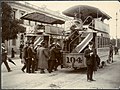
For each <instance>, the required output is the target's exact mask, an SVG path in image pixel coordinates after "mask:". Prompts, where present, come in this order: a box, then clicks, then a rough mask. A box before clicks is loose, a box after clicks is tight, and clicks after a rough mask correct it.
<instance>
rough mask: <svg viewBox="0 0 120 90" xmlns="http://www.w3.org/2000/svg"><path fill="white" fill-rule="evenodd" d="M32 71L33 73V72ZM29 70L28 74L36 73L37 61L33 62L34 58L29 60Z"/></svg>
mask: <svg viewBox="0 0 120 90" xmlns="http://www.w3.org/2000/svg"><path fill="white" fill-rule="evenodd" d="M31 69H32V71H31ZM27 70H28V73H31V72H32V73H34V71H35V61H34V60H32V58H29V59H28V65H27Z"/></svg>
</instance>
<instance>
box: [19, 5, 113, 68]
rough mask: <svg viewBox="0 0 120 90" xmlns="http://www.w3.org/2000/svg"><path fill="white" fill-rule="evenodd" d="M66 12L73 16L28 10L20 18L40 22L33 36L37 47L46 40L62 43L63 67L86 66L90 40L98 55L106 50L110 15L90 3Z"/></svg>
mask: <svg viewBox="0 0 120 90" xmlns="http://www.w3.org/2000/svg"><path fill="white" fill-rule="evenodd" d="M63 14H64V15H66V16H68V17H71V18H73V19H72V20H71V19H70V21H69V20H67V21H65V20H61V19H58V18H53V17H51V16H49V15H46V14H43V13H38V12H33V13H29V14H26V15H25V16H23V17H21V19H26V20H30V21H35V22H40V23H41V24H40V25H37V26H36V27H35V30H34V35H33V36H31V38H33V41H34V48H36V47H37V45H38V44H40V43H41V42H42V41H44V42H45V43H47V45H48V47H49V46H50V45H51V44H53V43H59V45H60V46H61V47H62V50H61V51H62V56H63V60H62V66H63V67H65V68H74V69H77V68H83V67H86V60H85V57H84V50H85V49H86V48H87V46H88V44H89V42H90V41H93V42H94V48H96V51H97V52H96V53H98V55H99V56H100V55H101V56H102V51H103V52H104V50H106V49H104V48H107V47H108V46H109V42H110V37H109V25H108V24H105V21H106V20H109V19H110V18H111V17H110V16H109V15H107V14H106V13H105V12H103V11H101V10H99V9H98V8H95V7H91V6H87V5H77V6H74V7H71V8H68V9H67V10H65V11H63ZM68 23H69V25H68ZM58 24H59V25H63V24H64V25H65V27H67V29H65V28H62V27H58Z"/></svg>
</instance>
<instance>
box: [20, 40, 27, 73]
mask: <svg viewBox="0 0 120 90" xmlns="http://www.w3.org/2000/svg"><path fill="white" fill-rule="evenodd" d="M28 45H29V44H28V42H26V44H25V47H24V48H23V59H24V60H25V62H24V66H23V67H22V69H21V70H22V71H23V72H24V69H25V68H26V67H27V66H28V52H27V49H28ZM26 72H27V73H28V68H26Z"/></svg>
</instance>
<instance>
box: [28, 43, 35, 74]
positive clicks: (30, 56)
mask: <svg viewBox="0 0 120 90" xmlns="http://www.w3.org/2000/svg"><path fill="white" fill-rule="evenodd" d="M29 44H30V45H29V47H28V49H27V52H28V65H27V68H28V73H31V68H32V73H34V71H35V51H34V48H33V42H30V43H29Z"/></svg>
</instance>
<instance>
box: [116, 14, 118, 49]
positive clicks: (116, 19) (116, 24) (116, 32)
mask: <svg viewBox="0 0 120 90" xmlns="http://www.w3.org/2000/svg"><path fill="white" fill-rule="evenodd" d="M117 20H118V19H117V12H116V47H117Z"/></svg>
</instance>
